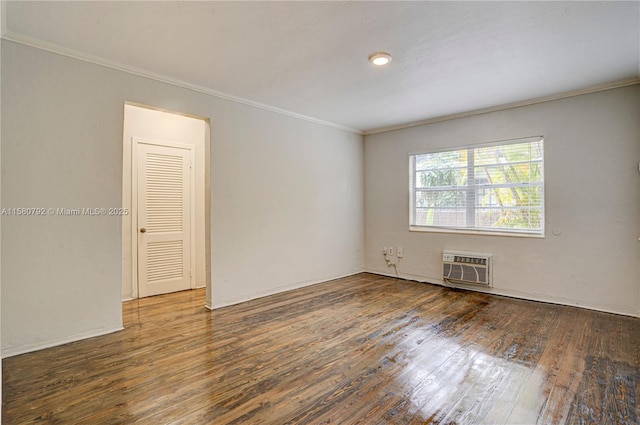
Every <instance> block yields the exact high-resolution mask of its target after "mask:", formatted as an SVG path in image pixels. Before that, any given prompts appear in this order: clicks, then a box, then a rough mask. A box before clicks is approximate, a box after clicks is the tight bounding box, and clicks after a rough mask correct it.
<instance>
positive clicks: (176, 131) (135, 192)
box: [122, 103, 210, 301]
mask: <svg viewBox="0 0 640 425" xmlns="http://www.w3.org/2000/svg"><path fill="white" fill-rule="evenodd" d="M208 152H209V122H208V120H207V119H203V118H199V117H192V116H186V115H184V114H179V113H175V112H169V111H164V110H158V109H155V108H152V107H148V106H144V105H138V104H132V103H126V104H125V107H124V136H123V208H124V209H125V210H128V211H129V214H128V215H125V216H123V218H122V252H123V255H122V299H123V301H124V300H130V299H135V298H141V297H146V296H151V295H158V294H163V293H168V292H175V291H181V290H186V289H194V288H201V287H205V286H207V287H208V286H209V285H210V267H209V263H210V261H208V260H207V259H208V258H210V255H209V249H208V247H209V246H210V223H209V218H208V217H209V207H208V206H209V196H208V193H207V191H206V188H207V187H209V184H208V181H209V175H210V174H209V161H208Z"/></svg>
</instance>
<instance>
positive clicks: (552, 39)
mask: <svg viewBox="0 0 640 425" xmlns="http://www.w3.org/2000/svg"><path fill="white" fill-rule="evenodd" d="M4 6H5V7H6V9H5V10H4V12H3V13H4V16H3V18H5V19H6V26H5V29H6V30H7V32H6V34H5V38H7V39H10V40H12V39H13V40H17V41H20V40H30V43H31V44H35V45H38V43H40V42H42V43H43V45H47V46H48V47H49V48H51V46H55V48H56V49H57V48H60V49H61V50H64V51H66V52H71V51H73V52H75V54H77V55H79V56H85V57H94V58H99V59H98V62H100V60H104V61H105V63H110V64H122V65H123V66H124V67H125V68H129V69H136V70H141V71H144V72H147V73H150V74H156V75H160V76H163V77H166V78H167V79H170V80H171V81H179V82H184V83H185V84H187V85H192V86H196V87H201V88H204V89H208V90H211V91H215V92H218V93H222V94H224V95H228V96H230V97H232V98H236V99H241V100H246V101H248V102H253V103H259V104H263V105H268V106H269V107H272V108H276V109H281V110H284V111H289V112H292V113H295V114H299V115H303V116H306V117H311V118H313V119H315V120H322V121H326V122H330V123H334V124H337V125H340V126H345V127H348V128H351V129H356V130H361V131H369V130H373V129H377V128H382V127H389V126H397V125H402V124H404V123H409V122H414V121H420V120H426V119H431V118H435V117H442V116H446V115H450V114H457V113H463V112H466V111H472V110H478V109H482V108H490V107H494V106H498V105H504V104H510V103H515V102H521V101H525V100H527V99H532V98H539V97H545V96H551V95H554V94H557V93H563V92H569V91H574V90H581V89H584V88H588V87H591V86H596V85H601V84H607V83H610V82H617V81H622V80H629V79H637V78H638V75H639V64H640V2H638V1H633V2H611V1H606V2H577V1H573V2H398V1H396V2H266V1H264V2H213V1H199V2H156V1H142V2H122V1H120V2H93V1H75V2H50V1H45V2H31V1H10V2H7V3H6V4H5V5H4ZM65 49H66V50H65ZM54 50H55V49H54ZM376 51H386V52H389V53H391V55H392V56H393V61H392V62H391V63H390V64H389V65H388V66H386V67H383V68H375V67H373V66H372V65H371V64H370V63H369V62H368V60H367V57H368V56H369V55H370V54H371V53H373V52H376Z"/></svg>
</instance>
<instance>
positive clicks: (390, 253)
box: [388, 246, 393, 255]
mask: <svg viewBox="0 0 640 425" xmlns="http://www.w3.org/2000/svg"><path fill="white" fill-rule="evenodd" d="M388 252H389V255H393V247H392V246H390V247H389V249H388Z"/></svg>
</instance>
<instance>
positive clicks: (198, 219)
mask: <svg viewBox="0 0 640 425" xmlns="http://www.w3.org/2000/svg"><path fill="white" fill-rule="evenodd" d="M207 126H208V124H207V122H206V121H204V120H202V119H198V118H193V117H186V116H183V115H178V114H174V113H169V112H164V111H158V110H153V109H149V108H143V107H139V106H135V105H124V138H123V147H124V149H123V164H124V167H123V170H122V171H123V178H122V206H123V208H127V209H128V210H129V211H133V208H132V205H131V199H132V198H131V189H132V184H131V170H132V168H131V158H132V138H133V137H137V138H143V139H151V140H162V141H170V142H179V143H182V144H185V145H192V146H193V149H194V152H195V164H194V174H195V182H194V192H195V194H196V196H195V201H194V204H195V205H194V207H195V222H194V230H195V241H194V242H195V247H196V249H195V252H194V255H195V266H196V267H195V271H194V277H195V285H196V287H197V288H204V287H205V286H206V283H207V279H206V259H205V252H206V247H205V239H206V238H205V233H206V229H205V220H204V218H205V205H204V202H205V201H204V200H205V197H204V191H205V152H206V148H205V137H206V133H207V129H206V127H207ZM133 218H134V216H133V214H129V215H126V216H124V217H123V220H122V299H123V300H129V299H132V298H137V297H138V293H137V292H138V290H137V285H132V281H134V282H137V281H136V280H135V279H134V278H133V276H135V275H137V267H136V264H135V263H133V262H132V259H133V255H132V232H131V225H132V220H133Z"/></svg>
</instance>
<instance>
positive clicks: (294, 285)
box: [205, 270, 364, 310]
mask: <svg viewBox="0 0 640 425" xmlns="http://www.w3.org/2000/svg"><path fill="white" fill-rule="evenodd" d="M363 272H364V270H359V271H355V272H352V273H348V274H345V275H340V276H335V277H326V278H322V279H318V280H309V281H303V282H297V283H292V284H289V285H283V286H278V287H276V288H272V289H270V290H268V291H262V292H256V293H253V294H246V295H243V296H240V297H236V298H231V299H227V300H220V301H218V302H215V303H213V305H211V304H209V300H207V304H205V307H206V308H208V309H209V310H215V309H217V308H222V307H228V306H230V305H235V304H240V303H243V302H246V301H251V300H255V299H258V298H263V297H268V296H269V295H275V294H279V293H281V292H287V291H292V290H294V289H300V288H304V287H306V286H311V285H317V284H319V283H324V282H329V281H331V280H336V279H342V278H345V277H349V276H355V275H357V274H360V273H363Z"/></svg>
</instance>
